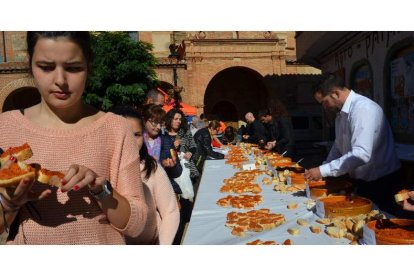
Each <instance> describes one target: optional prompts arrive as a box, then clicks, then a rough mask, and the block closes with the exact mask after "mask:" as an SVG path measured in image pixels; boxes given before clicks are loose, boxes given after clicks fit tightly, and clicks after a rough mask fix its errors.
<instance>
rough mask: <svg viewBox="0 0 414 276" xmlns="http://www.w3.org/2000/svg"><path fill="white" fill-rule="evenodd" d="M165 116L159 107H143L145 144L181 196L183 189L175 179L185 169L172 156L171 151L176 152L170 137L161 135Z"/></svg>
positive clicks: (153, 105) (152, 105)
mask: <svg viewBox="0 0 414 276" xmlns="http://www.w3.org/2000/svg"><path fill="white" fill-rule="evenodd" d="M164 116H165V111H164V110H163V109H162V107H161V106H159V105H155V104H147V105H144V106H143V110H142V118H143V121H144V143H145V145H146V146H147V149H148V153H149V154H150V155H151V156H152V157H154V158H155V160H157V161H158V162H160V163H161V165H162V166H163V167H164V169H165V171H166V172H167V175H168V178H169V179H170V182H171V185H172V187H173V189H174V192H175V193H176V194H177V195H179V194H181V189H180V186H178V184H177V183H176V182H175V181H174V178H177V177H179V176H180V175H181V173H182V171H183V168H182V167H181V164H180V162H177V161H178V160H177V159H175V158H173V156H171V150H175V149H174V142H173V141H172V140H171V138H170V137H169V136H167V135H165V134H161V127H162V126H163V125H164V123H163V119H164Z"/></svg>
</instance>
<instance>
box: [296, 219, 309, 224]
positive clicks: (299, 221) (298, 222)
mask: <svg viewBox="0 0 414 276" xmlns="http://www.w3.org/2000/svg"><path fill="white" fill-rule="evenodd" d="M296 223H297V224H299V225H300V226H307V225H308V224H309V222H308V221H307V220H306V219H298V220H297V221H296Z"/></svg>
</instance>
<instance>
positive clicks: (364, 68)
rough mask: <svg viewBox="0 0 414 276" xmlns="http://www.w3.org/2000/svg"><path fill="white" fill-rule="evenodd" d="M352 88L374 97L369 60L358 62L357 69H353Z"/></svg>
mask: <svg viewBox="0 0 414 276" xmlns="http://www.w3.org/2000/svg"><path fill="white" fill-rule="evenodd" d="M351 88H352V90H354V91H355V92H357V93H359V94H362V95H364V96H366V97H368V98H370V99H372V98H373V95H372V94H373V93H372V90H373V89H372V70H371V66H370V65H369V63H368V61H362V62H359V63H357V64H356V66H355V69H353V70H352V72H351Z"/></svg>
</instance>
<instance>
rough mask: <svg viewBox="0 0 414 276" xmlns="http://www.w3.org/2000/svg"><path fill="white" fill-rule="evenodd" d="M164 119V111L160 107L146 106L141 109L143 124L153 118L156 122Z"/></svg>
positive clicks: (154, 105)
mask: <svg viewBox="0 0 414 276" xmlns="http://www.w3.org/2000/svg"><path fill="white" fill-rule="evenodd" d="M164 117H165V111H164V109H162V107H161V106H159V105H156V104H146V105H144V106H143V107H142V119H143V120H144V122H146V121H148V120H149V119H151V118H154V119H155V120H156V121H159V122H161V121H163V120H164Z"/></svg>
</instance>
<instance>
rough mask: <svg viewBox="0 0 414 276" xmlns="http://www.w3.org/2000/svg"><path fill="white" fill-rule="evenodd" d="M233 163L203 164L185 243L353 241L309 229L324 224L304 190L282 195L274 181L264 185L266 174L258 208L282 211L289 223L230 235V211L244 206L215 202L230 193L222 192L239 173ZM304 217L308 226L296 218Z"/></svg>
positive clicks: (316, 242) (315, 242) (242, 210)
mask: <svg viewBox="0 0 414 276" xmlns="http://www.w3.org/2000/svg"><path fill="white" fill-rule="evenodd" d="M236 171H237V170H236V169H233V167H232V166H230V165H226V164H224V160H207V161H206V162H205V165H204V171H203V176H202V179H201V182H200V186H199V190H198V194H197V198H196V201H195V205H194V209H193V213H192V217H191V221H190V223H189V225H188V228H187V231H186V234H185V237H184V240H183V244H216V245H219V244H223V245H230V244H246V243H247V242H251V241H254V240H256V239H261V240H263V241H268V240H273V241H276V242H277V243H279V244H281V243H283V242H284V241H285V240H286V239H291V240H292V242H293V244H349V243H350V241H349V240H347V239H345V238H341V239H335V238H331V237H329V236H328V235H327V234H326V233H324V232H321V233H320V234H314V233H312V232H311V231H310V229H309V226H310V225H318V226H320V227H321V229H322V231H323V230H324V229H325V227H324V226H323V225H321V224H318V223H316V222H315V220H316V219H317V218H318V217H317V216H316V215H315V214H314V213H313V212H312V211H310V210H308V209H307V207H306V204H304V202H305V201H307V200H308V199H307V198H306V196H305V193H304V192H303V193H302V192H300V193H295V194H292V193H289V194H282V193H280V192H276V191H273V184H271V185H263V184H261V180H262V178H263V177H264V176H259V177H258V178H257V183H259V184H260V186H261V187H262V189H263V191H262V193H261V195H262V196H263V202H262V203H261V204H259V205H257V206H256V208H255V209H261V208H269V209H270V210H271V212H272V213H279V214H283V215H284V216H285V219H286V223H284V224H282V225H280V226H278V227H276V228H274V229H271V230H267V231H263V232H250V231H248V232H246V235H245V237H242V238H241V237H237V236H234V235H232V234H231V229H230V228H228V227H226V226H225V223H226V216H227V213H229V212H231V211H236V212H246V211H247V210H244V209H237V208H224V207H220V206H218V205H217V204H216V201H217V200H218V199H220V198H222V197H225V196H227V195H228V193H220V191H219V190H220V188H221V186H222V185H223V180H224V179H225V178H230V177H231V176H233V175H234V173H235V172H236ZM289 202H298V203H299V207H298V208H297V209H291V210H289V209H287V204H288V203H289ZM298 218H303V219H306V220H308V221H309V223H310V224H309V226H299V225H298V224H297V223H296V221H297V219H298ZM291 227H294V228H298V229H300V234H299V235H296V236H293V235H290V234H289V233H288V232H287V229H288V228H291Z"/></svg>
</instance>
